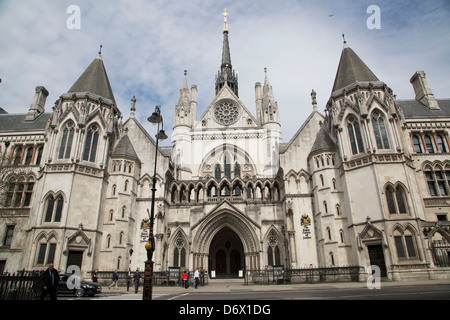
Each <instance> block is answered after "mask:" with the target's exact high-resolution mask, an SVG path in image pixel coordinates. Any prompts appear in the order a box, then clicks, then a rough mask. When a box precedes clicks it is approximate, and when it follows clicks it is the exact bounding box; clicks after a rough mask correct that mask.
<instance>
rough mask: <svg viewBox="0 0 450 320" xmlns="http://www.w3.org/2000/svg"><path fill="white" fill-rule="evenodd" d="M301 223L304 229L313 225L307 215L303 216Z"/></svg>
mask: <svg viewBox="0 0 450 320" xmlns="http://www.w3.org/2000/svg"><path fill="white" fill-rule="evenodd" d="M300 223H301V225H302V227H309V226H310V225H311V218H310V217H308V215H307V214H306V213H304V214H303V215H302V218H301V219H300Z"/></svg>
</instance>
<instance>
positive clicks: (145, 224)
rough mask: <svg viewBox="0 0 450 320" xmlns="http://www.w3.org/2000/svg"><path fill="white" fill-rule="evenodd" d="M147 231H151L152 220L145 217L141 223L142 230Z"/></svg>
mask: <svg viewBox="0 0 450 320" xmlns="http://www.w3.org/2000/svg"><path fill="white" fill-rule="evenodd" d="M147 229H150V220H149V219H148V218H147V217H145V218H144V219H142V221H141V230H147Z"/></svg>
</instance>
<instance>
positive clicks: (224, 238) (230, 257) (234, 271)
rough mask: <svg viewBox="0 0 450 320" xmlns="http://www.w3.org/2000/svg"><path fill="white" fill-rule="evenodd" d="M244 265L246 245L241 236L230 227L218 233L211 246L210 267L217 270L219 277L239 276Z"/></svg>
mask: <svg viewBox="0 0 450 320" xmlns="http://www.w3.org/2000/svg"><path fill="white" fill-rule="evenodd" d="M243 265H244V246H243V244H242V241H241V239H240V238H239V236H238V235H237V234H236V232H234V231H233V230H232V229H230V228H229V227H223V228H222V229H221V230H220V231H219V232H217V233H216V235H215V236H214V238H213V239H212V241H211V245H210V247H209V266H208V269H209V270H212V271H215V272H216V277H217V278H233V277H237V276H238V272H239V270H241V269H242V268H243Z"/></svg>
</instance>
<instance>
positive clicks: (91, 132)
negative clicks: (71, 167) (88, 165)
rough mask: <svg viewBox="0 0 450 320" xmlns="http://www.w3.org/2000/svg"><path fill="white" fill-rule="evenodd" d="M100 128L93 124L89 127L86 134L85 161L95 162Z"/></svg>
mask: <svg viewBox="0 0 450 320" xmlns="http://www.w3.org/2000/svg"><path fill="white" fill-rule="evenodd" d="M97 143H98V127H97V126H96V125H95V124H93V125H92V126H90V127H89V129H88V130H87V134H86V143H85V144H84V153H83V160H85V161H90V162H94V161H95V155H96V153H97Z"/></svg>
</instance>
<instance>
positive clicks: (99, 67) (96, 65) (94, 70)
mask: <svg viewBox="0 0 450 320" xmlns="http://www.w3.org/2000/svg"><path fill="white" fill-rule="evenodd" d="M68 92H89V93H93V94H95V95H98V96H100V97H103V98H107V99H109V100H112V101H113V102H114V103H116V100H115V99H114V94H113V91H112V89H111V85H110V84H109V79H108V75H107V74H106V69H105V66H104V64H103V60H102V58H101V55H100V54H99V55H98V56H97V57H96V58H95V59H94V61H92V62H91V64H90V65H89V66H88V67H87V69H86V70H85V71H84V72H83V74H82V75H81V76H80V77H79V78H78V80H77V81H76V82H75V83H74V85H73V86H72V87H71V88H70V89H69V91H68Z"/></svg>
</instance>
